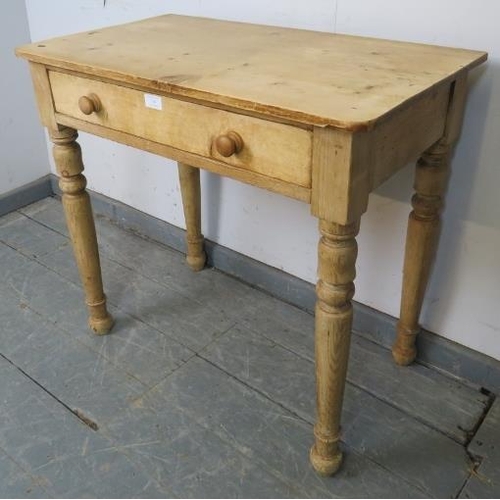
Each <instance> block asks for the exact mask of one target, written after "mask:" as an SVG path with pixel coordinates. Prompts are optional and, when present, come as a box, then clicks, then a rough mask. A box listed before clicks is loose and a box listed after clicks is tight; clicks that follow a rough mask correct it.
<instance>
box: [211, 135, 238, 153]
mask: <svg viewBox="0 0 500 500" xmlns="http://www.w3.org/2000/svg"><path fill="white" fill-rule="evenodd" d="M215 149H216V150H217V153H219V154H220V155H221V156H225V157H226V158H228V157H229V156H232V155H234V154H235V153H236V154H238V153H239V152H240V151H241V150H242V149H243V139H242V138H241V136H240V134H238V133H237V132H233V131H231V132H228V133H227V134H223V135H219V136H218V137H217V139H215Z"/></svg>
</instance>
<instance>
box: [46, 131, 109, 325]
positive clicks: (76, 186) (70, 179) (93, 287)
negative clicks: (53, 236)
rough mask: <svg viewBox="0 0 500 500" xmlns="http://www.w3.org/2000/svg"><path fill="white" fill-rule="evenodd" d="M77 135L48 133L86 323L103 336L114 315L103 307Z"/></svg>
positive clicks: (74, 133)
mask: <svg viewBox="0 0 500 500" xmlns="http://www.w3.org/2000/svg"><path fill="white" fill-rule="evenodd" d="M77 137H78V134H77V132H76V130H73V129H71V128H62V129H61V130H57V131H52V133H51V138H52V142H53V143H54V148H53V152H54V160H55V163H56V167H57V172H58V174H59V187H60V188H61V191H62V193H63V194H62V204H63V208H64V213H65V216H66V223H67V225H68V230H69V234H70V237H71V243H72V245H73V251H74V254H75V260H76V264H77V266H78V270H79V272H80V278H81V280H82V284H83V288H84V290H85V299H86V303H87V307H88V310H89V325H90V328H91V329H92V330H93V331H94V332H95V333H97V334H99V335H102V334H105V333H108V332H109V331H110V329H111V327H112V326H113V318H112V317H111V316H110V314H109V313H108V311H107V309H106V296H105V295H104V292H103V287H102V277H101V265H100V262H99V252H98V249H97V238H96V232H95V226H94V219H93V216H92V208H91V206H90V198H89V195H88V193H87V192H86V191H85V186H86V184H87V181H86V179H85V177H84V176H83V174H82V172H83V162H82V153H81V149H80V145H79V144H78V143H77V142H76V138H77Z"/></svg>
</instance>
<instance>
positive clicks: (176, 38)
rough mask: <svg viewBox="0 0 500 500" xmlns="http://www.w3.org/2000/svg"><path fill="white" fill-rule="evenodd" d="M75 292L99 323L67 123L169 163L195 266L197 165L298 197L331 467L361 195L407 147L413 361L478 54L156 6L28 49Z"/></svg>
mask: <svg viewBox="0 0 500 500" xmlns="http://www.w3.org/2000/svg"><path fill="white" fill-rule="evenodd" d="M17 54H18V55H19V56H21V57H24V58H26V59H28V60H29V62H30V68H31V74H32V78H33V83H34V87H35V93H36V97H37V101H38V107H39V110H40V115H41V119H42V122H43V124H44V126H45V127H47V128H48V129H49V131H50V135H51V138H52V141H53V142H54V158H55V162H56V165H57V169H58V174H59V176H60V184H59V185H60V187H61V190H62V193H63V196H62V201H63V206H64V210H65V214H66V220H67V224H68V228H69V232H70V235H71V240H72V244H73V248H74V253H75V258H76V262H77V264H78V268H79V271H80V275H81V279H82V281H83V286H84V289H85V294H86V302H87V306H88V310H89V315H90V320H89V323H90V327H91V328H92V329H93V330H94V331H95V332H96V333H98V334H104V333H107V332H108V331H109V330H110V329H111V326H112V324H113V320H112V318H111V316H110V315H109V313H108V312H107V309H106V298H105V295H104V293H103V287H102V280H101V270H100V264H99V255H98V249H97V241H96V235H95V228H94V221H93V218H92V211H91V207H90V201H89V197H88V194H87V193H86V191H85V185H86V180H85V177H84V176H83V175H82V171H83V163H82V158H81V151H80V147H79V145H78V143H77V142H75V140H76V138H77V132H76V131H77V130H82V131H85V132H88V133H91V134H95V135H98V136H101V137H105V138H108V139H111V140H113V141H117V142H121V143H124V144H128V145H130V146H133V147H136V148H139V149H142V150H146V151H151V152H153V153H156V154H159V155H162V156H165V157H168V158H172V159H174V160H176V161H177V162H178V166H179V177H180V186H181V192H182V198H183V206H184V214H185V219H186V227H187V262H188V264H189V265H190V266H191V267H192V268H193V269H194V270H200V269H202V268H203V266H204V264H205V253H204V250H203V235H202V234H201V228H200V183H199V182H200V181H199V169H206V170H209V171H211V172H215V173H217V174H220V175H224V176H228V177H232V178H234V179H238V180H240V181H242V182H246V183H249V184H252V185H255V186H259V187H261V188H264V189H268V190H270V191H274V192H276V193H279V194H282V195H285V196H289V197H291V198H295V199H298V200H302V201H304V202H306V203H308V204H310V206H311V212H312V213H313V215H315V216H316V217H317V218H318V219H319V230H320V233H321V237H320V239H319V250H318V253H319V264H318V278H319V279H318V284H317V289H316V290H317V306H316V326H315V329H316V332H315V339H316V379H317V382H316V385H317V421H316V425H315V428H314V435H315V444H314V446H313V447H312V449H311V461H312V464H313V466H314V467H315V468H316V470H317V471H318V472H320V473H322V474H333V473H334V472H335V471H336V470H337V469H338V467H339V465H340V463H341V458H342V455H341V452H340V450H339V430H340V422H339V420H340V412H341V406H342V398H343V391H344V383H345V376H346V368H347V359H348V353H349V337H350V330H351V324H352V306H351V299H352V297H353V294H354V285H353V280H354V276H355V262H356V253H357V247H356V240H355V237H356V234H357V232H358V227H359V220H360V217H361V215H362V214H363V212H365V211H366V208H367V202H368V195H369V193H370V192H371V191H372V190H373V189H375V188H376V187H377V186H379V185H380V184H381V183H382V182H384V181H385V180H386V179H387V178H389V177H390V176H391V175H392V174H393V173H395V172H396V171H397V170H398V169H399V168H401V167H402V166H404V165H405V164H406V163H407V162H408V161H410V160H414V159H416V158H417V157H419V160H418V162H417V169H416V180H415V190H416V193H415V195H414V196H413V199H412V204H413V212H412V213H411V215H410V220H409V227H408V236H407V243H406V256H405V264H404V273H403V296H402V302H401V317H400V320H399V323H398V331H397V338H396V342H395V344H394V348H393V354H394V358H395V360H396V362H397V363H399V364H409V363H411V362H412V361H413V359H414V358H415V354H416V351H415V337H416V335H417V332H418V329H419V326H418V318H419V313H420V309H421V305H422V298H423V295H424V290H425V286H426V282H427V280H428V274H429V269H430V263H431V260H432V256H433V253H434V250H435V243H436V240H437V235H438V226H439V212H440V210H441V207H442V204H443V194H444V190H445V185H446V179H447V176H448V164H449V158H450V152H451V148H452V146H453V143H454V141H456V139H457V138H458V135H459V131H460V126H461V119H462V113H463V109H464V104H465V97H466V79H467V73H468V72H469V70H471V69H472V68H473V67H475V66H477V65H478V64H480V63H482V62H483V61H485V60H486V57H487V55H486V54H485V53H484V52H476V51H470V50H461V49H452V48H444V47H435V46H428V45H419V44H412V43H401V42H393V41H387V40H377V39H369V38H360V37H353V36H344V35H334V34H328V33H317V32H312V31H302V30H293V29H283V28H275V27H269V26H257V25H251V24H242V23H235V22H224V21H216V20H210V19H202V18H193V17H183V16H174V15H166V16H161V17H157V18H152V19H147V20H144V21H139V22H134V23H131V24H126V25H123V26H116V27H111V28H106V29H99V30H95V31H89V32H86V33H80V34H76V35H72V36H66V37H62V38H57V39H53V40H48V41H45V42H40V43H35V44H31V45H26V46H23V47H20V48H18V49H17Z"/></svg>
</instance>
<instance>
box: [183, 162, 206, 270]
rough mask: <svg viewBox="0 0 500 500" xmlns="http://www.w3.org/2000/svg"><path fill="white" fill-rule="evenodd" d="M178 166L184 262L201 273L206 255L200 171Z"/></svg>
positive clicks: (186, 166)
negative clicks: (202, 222) (184, 234)
mask: <svg viewBox="0 0 500 500" xmlns="http://www.w3.org/2000/svg"><path fill="white" fill-rule="evenodd" d="M178 166H179V182H180V186H181V196H182V205H183V207H184V219H185V221H186V242H187V256H186V262H187V263H188V265H189V267H190V268H191V269H192V270H193V271H201V270H202V269H203V268H204V267H205V262H206V255H205V251H204V250H203V242H204V239H203V235H202V234H201V194H200V171H199V169H197V168H194V167H191V166H190V165H186V164H185V163H178Z"/></svg>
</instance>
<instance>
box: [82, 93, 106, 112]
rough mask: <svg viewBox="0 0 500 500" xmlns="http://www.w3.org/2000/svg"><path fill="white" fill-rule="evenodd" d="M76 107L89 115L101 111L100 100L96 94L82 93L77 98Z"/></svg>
mask: <svg viewBox="0 0 500 500" xmlns="http://www.w3.org/2000/svg"><path fill="white" fill-rule="evenodd" d="M78 107H79V108H80V111H81V112H82V113H83V114H84V115H91V114H92V113H98V112H99V111H101V108H102V106H101V100H100V99H99V97H98V96H97V95H96V94H88V95H82V97H80V99H78Z"/></svg>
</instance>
